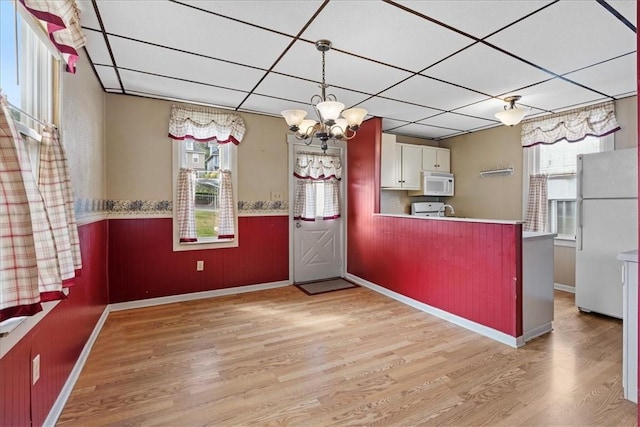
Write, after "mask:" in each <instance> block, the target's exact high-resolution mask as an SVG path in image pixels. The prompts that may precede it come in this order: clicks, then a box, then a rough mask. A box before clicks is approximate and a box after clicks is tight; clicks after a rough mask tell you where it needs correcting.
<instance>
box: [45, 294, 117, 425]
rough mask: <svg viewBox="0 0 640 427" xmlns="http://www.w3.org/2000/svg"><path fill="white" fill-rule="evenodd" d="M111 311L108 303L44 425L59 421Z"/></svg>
mask: <svg viewBox="0 0 640 427" xmlns="http://www.w3.org/2000/svg"><path fill="white" fill-rule="evenodd" d="M109 312H110V310H109V306H108V305H107V306H106V307H105V308H104V311H103V312H102V315H101V316H100V318H99V319H98V322H97V323H96V326H95V327H94V328H93V332H91V335H90V336H89V339H88V340H87V342H86V343H85V345H84V348H83V349H82V352H81V353H80V356H78V360H77V361H76V364H75V365H74V366H73V369H72V370H71V373H70V374H69V377H68V378H67V381H65V383H64V386H63V387H62V390H61V391H60V394H58V398H57V399H56V401H55V402H54V403H53V406H52V407H51V410H50V411H49V415H47V418H46V419H45V420H44V423H43V425H44V426H54V425H55V424H56V422H57V421H58V418H59V417H60V414H62V410H63V409H64V406H65V405H66V403H67V400H68V399H69V396H71V392H72V391H73V387H74V386H75V385H76V382H77V381H78V378H79V377H80V373H81V372H82V368H84V364H85V363H86V362H87V359H88V358H89V354H90V353H91V348H92V347H93V344H94V343H95V342H96V339H98V335H99V334H100V331H101V330H102V327H103V326H104V322H105V321H106V320H107V317H108V316H109Z"/></svg>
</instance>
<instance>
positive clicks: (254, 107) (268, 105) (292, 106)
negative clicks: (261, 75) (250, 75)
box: [240, 94, 315, 123]
mask: <svg viewBox="0 0 640 427" xmlns="http://www.w3.org/2000/svg"><path fill="white" fill-rule="evenodd" d="M240 109H241V110H245V111H253V112H264V113H268V114H271V115H274V116H280V117H282V116H281V115H280V112H281V111H284V110H304V111H306V112H307V113H308V114H309V115H308V117H309V118H310V119H313V120H315V117H314V113H313V108H312V107H311V106H310V105H308V104H304V103H298V102H292V101H290V100H286V99H278V98H272V97H268V96H262V95H255V94H253V95H251V96H249V98H247V100H246V101H245V102H244V103H243V104H242V106H241V107H240ZM282 122H283V123H285V122H284V119H282Z"/></svg>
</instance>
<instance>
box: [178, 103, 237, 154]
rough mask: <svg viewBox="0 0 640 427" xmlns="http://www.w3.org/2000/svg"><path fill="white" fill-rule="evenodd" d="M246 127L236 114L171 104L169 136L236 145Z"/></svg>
mask: <svg viewBox="0 0 640 427" xmlns="http://www.w3.org/2000/svg"><path fill="white" fill-rule="evenodd" d="M245 131H246V127H245V124H244V119H243V118H242V117H241V116H240V115H238V114H232V113H224V112H221V111H217V110H214V109H211V108H204V107H185V106H181V105H172V106H171V117H170V119H169V138H172V139H179V140H183V139H185V138H188V139H194V140H196V141H200V142H208V141H216V142H218V143H219V144H224V143H227V142H233V143H234V144H236V145H238V144H239V143H240V141H242V138H243V137H244V133H245Z"/></svg>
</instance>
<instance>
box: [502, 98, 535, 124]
mask: <svg viewBox="0 0 640 427" xmlns="http://www.w3.org/2000/svg"><path fill="white" fill-rule="evenodd" d="M520 98H522V97H521V96H520V95H513V96H508V97H506V98H505V99H504V102H508V103H509V106H506V105H505V106H504V111H500V112H497V113H496V118H497V119H498V120H500V121H501V122H502V123H503V124H504V125H506V126H514V125H517V124H518V123H520V122H521V121H522V119H523V118H524V116H525V115H526V114H527V112H528V111H527V110H526V109H524V108H522V107H518V106H516V101H519V100H520Z"/></svg>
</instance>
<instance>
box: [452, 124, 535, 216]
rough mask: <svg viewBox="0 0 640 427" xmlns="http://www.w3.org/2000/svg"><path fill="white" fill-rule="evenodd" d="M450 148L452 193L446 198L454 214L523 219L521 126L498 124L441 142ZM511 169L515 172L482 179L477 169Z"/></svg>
mask: <svg viewBox="0 0 640 427" xmlns="http://www.w3.org/2000/svg"><path fill="white" fill-rule="evenodd" d="M440 145H441V146H442V147H447V148H449V149H451V172H452V173H453V174H454V175H455V179H456V183H455V185H456V188H455V196H454V197H449V198H447V200H446V201H447V203H450V204H452V205H453V206H454V208H455V210H456V214H457V216H462V217H470V218H493V219H521V218H522V146H521V145H520V126H514V127H507V126H500V127H495V128H491V129H487V130H483V131H479V132H474V133H471V134H466V135H462V136H458V137H455V138H450V139H447V140H444V141H442V143H441V144H440ZM511 166H513V168H514V174H513V175H508V176H497V177H490V178H481V177H480V171H482V170H487V169H494V168H496V167H511Z"/></svg>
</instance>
